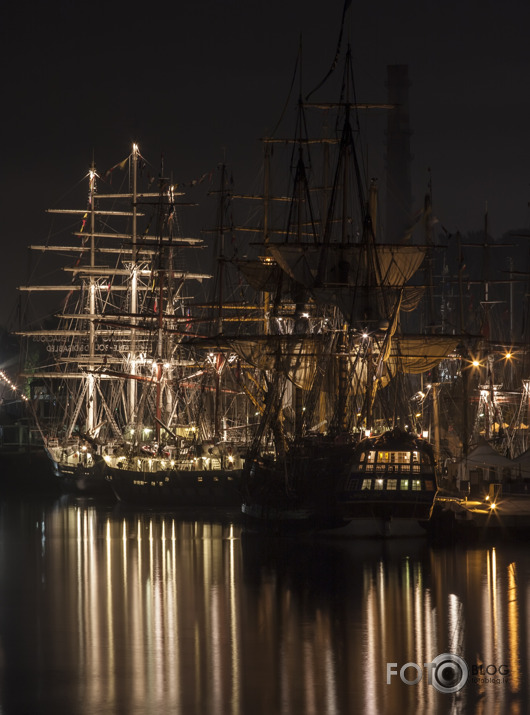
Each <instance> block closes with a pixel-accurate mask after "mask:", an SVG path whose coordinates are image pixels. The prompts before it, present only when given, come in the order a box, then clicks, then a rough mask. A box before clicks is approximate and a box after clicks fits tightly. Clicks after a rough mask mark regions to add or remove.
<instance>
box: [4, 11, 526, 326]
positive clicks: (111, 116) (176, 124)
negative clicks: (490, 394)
mask: <svg viewBox="0 0 530 715" xmlns="http://www.w3.org/2000/svg"><path fill="white" fill-rule="evenodd" d="M342 9H343V0H327V2H322V1H319V2H316V1H315V0H288V1H287V2H286V1H285V0H282V1H281V2H280V1H279V0H268V1H267V2H257V1H256V0H247V1H246V2H242V0H237V1H236V0H224V1H223V2H220V1H216V0H205V1H203V2H201V1H200V0H196V1H195V2H187V3H182V2H175V1H174V2H171V3H170V2H166V1H165V0H159V2H157V3H143V4H142V5H140V4H138V3H134V2H133V3H123V2H121V1H119V2H108V1H107V2H99V1H97V0H96V1H95V2H94V1H93V2H90V3H83V4H80V3H78V2H55V3H50V2H47V3H45V2H36V1H35V0H28V1H27V2H24V3H19V4H17V5H16V6H15V5H14V4H9V6H6V5H4V7H3V9H2V20H1V26H2V29H1V33H2V34H1V52H2V68H3V69H2V86H3V93H2V94H3V101H2V115H1V116H2V119H1V122H2V163H1V167H2V168H1V181H2V201H1V207H2V222H1V233H0V241H1V246H2V251H3V254H4V256H6V260H5V261H2V265H3V271H2V279H1V280H0V305H1V310H0V324H3V325H7V326H8V327H15V325H13V322H14V320H15V314H16V304H17V292H16V290H15V286H16V285H18V284H21V283H25V282H26V280H27V278H26V277H27V253H28V252H27V250H26V246H27V245H28V244H30V243H42V242H44V241H45V240H46V235H47V233H48V230H49V224H50V219H49V216H47V215H46V214H45V210H46V209H47V208H50V207H53V206H56V205H58V202H59V200H60V199H61V198H62V197H63V196H64V195H65V194H67V193H68V192H69V191H71V190H72V187H75V186H76V185H79V182H82V180H83V177H84V176H85V174H86V171H87V169H88V167H89V165H90V162H91V160H92V157H93V156H94V157H95V161H96V165H97V167H98V168H99V169H100V170H105V169H107V168H109V167H111V166H113V165H114V164H115V163H116V162H118V161H120V160H122V159H123V158H125V157H126V156H127V154H128V153H129V150H130V146H131V143H132V142H133V141H137V142H138V143H139V144H140V149H141V151H142V154H143V155H144V156H145V157H147V158H148V159H149V160H150V161H152V162H153V165H154V167H155V170H157V169H158V163H159V159H160V156H161V155H163V156H164V161H165V166H166V167H170V168H171V171H172V173H173V176H174V179H175V180H176V181H190V180H192V179H195V178H197V177H199V176H201V175H202V174H203V173H204V172H208V171H211V170H213V169H215V167H216V166H217V164H218V163H219V161H221V160H222V158H223V156H226V160H227V162H228V164H229V165H230V166H231V170H232V173H233V176H234V181H235V185H236V188H237V189H238V190H240V191H241V192H245V191H247V190H248V187H249V186H250V183H251V182H252V181H253V180H254V177H255V175H256V174H257V172H258V170H259V164H260V160H261V144H260V142H259V138H260V137H262V136H264V135H266V133H267V131H270V130H271V128H272V127H273V126H274V125H275V123H276V120H277V119H278V117H279V115H280V114H281V112H282V109H283V106H284V103H285V100H286V97H287V94H288V90H289V85H290V82H291V77H292V71H293V67H294V62H295V59H296V54H297V51H298V45H299V39H300V37H301V38H302V46H303V66H304V86H305V91H310V90H311V89H312V88H313V87H314V86H315V85H316V84H318V82H319V81H320V79H322V77H323V76H324V75H325V73H326V72H327V70H328V69H329V67H330V65H331V63H332V60H333V57H334V55H335V49H336V45H337V39H338V34H339V28H340V20H341V15H342ZM529 16H530V10H529V6H528V3H527V2H524V1H523V0H503V2H500V1H499V0H496V1H493V0H492V1H488V0H481V1H480V2H479V0H460V1H459V2H455V1H453V0H444V1H443V2H442V1H438V2H434V1H433V0H415V1H412V0H409V1H405V2H400V3H398V2H395V0H379V2H377V3H366V2H363V3H361V2H356V1H355V0H353V2H352V3H351V7H350V10H349V12H348V17H347V24H346V30H345V41H346V39H347V38H348V37H349V38H350V39H351V44H352V49H353V57H354V64H355V71H356V82H357V90H358V98H359V100H362V101H372V102H385V101H386V99H387V90H386V87H385V82H386V67H387V65H389V64H408V65H409V77H410V81H411V87H410V115H411V128H412V130H413V134H412V138H411V150H412V154H413V164H412V172H413V195H414V201H415V204H416V205H417V207H418V208H419V207H420V206H421V205H422V203H423V195H424V193H425V189H426V186H427V182H428V176H429V174H428V169H429V168H430V171H431V174H430V175H431V177H432V188H433V203H434V211H435V214H436V215H437V217H438V218H439V221H440V223H441V224H442V225H443V226H444V227H446V228H447V230H448V231H450V232H453V231H456V230H460V231H463V232H466V231H470V230H480V228H481V227H482V226H483V221H484V219H483V216H484V211H485V206H486V202H487V205H488V215H489V226H490V232H491V233H492V235H494V236H501V235H502V234H503V233H504V232H506V231H508V230H510V229H521V228H525V227H528V219H529V217H528V206H527V204H528V201H529V199H530V129H529V127H530V121H529V120H530V93H529V88H530V44H529V42H528V27H529V22H528V20H529ZM292 111H293V114H294V109H293V110H292ZM378 131H379V134H380V135H381V137H379V135H378V134H376V133H374V134H373V135H372V137H371V138H372V140H374V139H375V144H376V145H375V146H374V147H373V149H371V152H372V154H371V155H372V156H373V157H374V158H375V157H376V156H377V154H378V153H379V154H382V153H384V146H383V142H384V126H382V125H381V124H379V128H378ZM369 156H370V154H369ZM374 165H376V166H377V160H376V159H374ZM381 179H382V180H383V177H381ZM63 203H64V202H63ZM76 206H78V204H76ZM79 207H81V206H79ZM7 256H9V260H7Z"/></svg>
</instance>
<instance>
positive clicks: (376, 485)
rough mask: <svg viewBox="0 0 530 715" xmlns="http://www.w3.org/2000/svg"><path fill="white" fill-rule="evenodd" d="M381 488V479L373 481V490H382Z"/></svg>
mask: <svg viewBox="0 0 530 715" xmlns="http://www.w3.org/2000/svg"><path fill="white" fill-rule="evenodd" d="M382 488H383V480H382V479H376V480H375V489H382Z"/></svg>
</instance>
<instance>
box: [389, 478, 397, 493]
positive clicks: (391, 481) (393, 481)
mask: <svg viewBox="0 0 530 715" xmlns="http://www.w3.org/2000/svg"><path fill="white" fill-rule="evenodd" d="M386 488H387V489H391V490H395V489H397V479H387V482H386Z"/></svg>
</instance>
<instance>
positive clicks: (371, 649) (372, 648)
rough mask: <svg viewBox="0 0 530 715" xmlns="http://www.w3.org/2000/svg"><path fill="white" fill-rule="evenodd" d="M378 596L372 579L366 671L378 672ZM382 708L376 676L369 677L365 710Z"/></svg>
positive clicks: (369, 714)
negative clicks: (379, 703)
mask: <svg viewBox="0 0 530 715" xmlns="http://www.w3.org/2000/svg"><path fill="white" fill-rule="evenodd" d="M376 612H377V597H376V590H375V588H374V584H373V581H372V579H370V585H369V587H368V593H367V594H366V626H365V629H364V638H363V642H364V643H365V644H366V654H365V661H366V672H367V673H377V671H378V668H380V663H379V662H378V660H377V642H376V637H377V622H376V621H377V619H376ZM386 657H387V656H386V654H383V660H384V659H385V658H386ZM379 711H380V708H379V707H378V698H377V689H376V678H367V679H366V681H365V688H364V707H363V712H364V713H366V715H378V713H379Z"/></svg>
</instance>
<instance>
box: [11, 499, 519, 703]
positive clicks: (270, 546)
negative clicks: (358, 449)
mask: <svg viewBox="0 0 530 715" xmlns="http://www.w3.org/2000/svg"><path fill="white" fill-rule="evenodd" d="M529 613H530V554H528V553H527V552H526V550H525V546H524V544H520V543H511V544H504V545H498V546H497V547H493V546H489V547H477V546H469V547H467V548H464V547H462V546H458V547H453V546H448V547H446V548H441V547H437V548H431V547H430V546H429V545H428V543H427V542H426V541H425V540H422V539H417V540H411V541H408V540H405V541H402V540H399V541H398V540H396V541H389V542H383V541H376V540H372V541H359V540H356V541H355V540H350V541H348V540H339V539H326V540H324V539H314V538H309V537H307V538H303V539H302V538H299V539H266V538H261V537H258V536H256V535H251V534H247V533H242V531H241V528H240V526H239V525H237V524H235V523H233V522H231V521H230V520H226V521H225V522H224V523H220V522H212V521H199V520H191V519H188V520H185V519H183V518H182V517H178V516H176V515H174V514H173V515H172V514H169V513H165V514H164V513H150V512H145V513H139V512H123V511H120V510H118V509H117V508H112V507H104V506H97V505H95V504H91V503H90V502H77V503H76V502H75V501H59V502H55V503H51V504H48V505H39V504H36V503H24V502H17V501H10V502H4V503H2V504H1V505H0V707H1V710H0V712H1V713H2V715H10V714H11V713H17V715H18V714H19V713H28V714H31V715H33V713H39V714H42V715H47V714H48V713H52V712H53V713H55V712H65V713H69V714H72V715H76V714H77V713H79V714H81V713H82V714H83V715H86V714H90V713H102V714H105V713H128V714H129V713H130V714H132V715H135V714H143V713H177V714H179V713H182V714H185V715H188V714H190V713H216V714H217V713H220V714H223V715H224V714H225V713H226V714H232V713H233V714H234V715H239V714H241V715H246V714H247V713H253V714H254V713H256V715H259V714H261V713H263V714H264V715H269V713H270V714H276V713H282V714H285V715H287V714H289V715H297V714H298V713H304V714H305V713H307V714H314V715H328V714H329V715H339V714H341V715H342V714H344V715H346V714H349V713H353V712H363V713H374V714H375V713H378V714H379V713H411V712H418V713H428V712H432V713H444V712H447V713H449V712H452V713H466V714H467V713H477V715H479V714H480V715H486V714H488V713H499V714H500V713H503V714H504V713H520V714H521V715H522V713H525V712H527V704H528V701H529V685H528V677H527V673H528V653H529V650H530V642H529V641H530V630H529V624H528V614H529ZM441 653H456V654H459V655H461V656H463V657H464V658H465V659H466V661H467V663H468V665H469V667H470V671H471V672H470V678H469V679H468V682H467V684H466V685H465V686H464V687H463V689H462V690H460V691H459V692H458V693H456V694H455V695H450V694H445V693H439V692H438V691H437V690H436V689H435V688H434V687H433V686H432V685H429V684H428V682H427V673H426V670H425V669H423V668H422V669H421V670H422V672H423V677H422V679H421V680H420V681H419V682H418V683H417V684H416V685H406V684H404V683H403V682H401V681H400V679H399V676H393V677H392V678H391V682H390V684H389V685H387V683H386V678H387V667H386V664H387V663H388V662H390V663H397V670H398V673H399V669H400V668H401V666H403V665H405V664H406V663H418V664H420V666H423V664H424V663H429V662H432V660H433V658H434V657H435V656H436V655H438V654H441ZM501 665H504V666H506V668H508V669H509V675H508V676H506V682H502V681H503V678H502V676H501V677H500V680H501V682H484V680H485V678H484V677H482V678H480V677H477V676H476V675H474V673H473V668H475V670H476V669H478V668H481V667H482V668H486V669H488V667H489V671H490V674H489V675H488V676H487V677H489V678H490V680H491V679H492V678H493V680H495V678H499V676H498V674H497V673H495V674H493V675H492V674H491V671H492V669H493V668H498V667H499V666H501ZM406 675H407V677H409V679H412V678H413V677H414V675H415V672H414V670H412V669H410V668H409V670H407V671H406Z"/></svg>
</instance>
